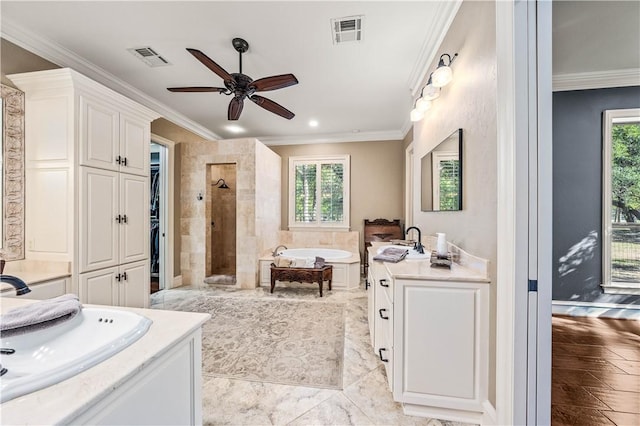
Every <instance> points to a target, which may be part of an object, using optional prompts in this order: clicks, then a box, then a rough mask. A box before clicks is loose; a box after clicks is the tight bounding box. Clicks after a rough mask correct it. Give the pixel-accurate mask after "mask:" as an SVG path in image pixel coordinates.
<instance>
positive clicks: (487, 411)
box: [480, 400, 498, 426]
mask: <svg viewBox="0 0 640 426" xmlns="http://www.w3.org/2000/svg"><path fill="white" fill-rule="evenodd" d="M480 424H481V425H483V426H484V425H497V424H498V416H497V413H496V407H494V406H493V404H491V402H490V401H489V400H485V401H484V402H483V403H482V420H481V421H480Z"/></svg>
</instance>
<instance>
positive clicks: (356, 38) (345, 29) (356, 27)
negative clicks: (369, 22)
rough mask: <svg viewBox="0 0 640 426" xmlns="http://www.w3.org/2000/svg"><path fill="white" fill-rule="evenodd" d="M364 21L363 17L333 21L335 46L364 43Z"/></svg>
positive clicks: (350, 17)
mask: <svg viewBox="0 0 640 426" xmlns="http://www.w3.org/2000/svg"><path fill="white" fill-rule="evenodd" d="M363 20H364V16H363V15H358V16H346V17H344V18H334V19H332V20H331V31H332V33H333V44H342V43H350V42H360V41H362V21H363Z"/></svg>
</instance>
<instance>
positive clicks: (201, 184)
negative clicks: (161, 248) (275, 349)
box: [180, 138, 280, 288]
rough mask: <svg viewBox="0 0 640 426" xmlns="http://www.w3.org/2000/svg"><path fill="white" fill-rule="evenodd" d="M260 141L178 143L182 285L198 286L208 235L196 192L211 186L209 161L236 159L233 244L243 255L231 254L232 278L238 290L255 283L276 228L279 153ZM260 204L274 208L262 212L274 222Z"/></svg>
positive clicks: (201, 202) (202, 202)
mask: <svg viewBox="0 0 640 426" xmlns="http://www.w3.org/2000/svg"><path fill="white" fill-rule="evenodd" d="M261 145H262V143H261V142H260V141H258V140H257V139H250V138H247V139H234V140H222V141H205V142H190V143H186V144H183V146H182V149H183V151H182V196H181V203H182V217H181V219H180V224H181V239H182V252H181V256H180V257H181V259H180V260H181V267H182V282H183V283H184V284H186V285H190V284H191V285H196V286H200V285H202V284H203V280H204V278H205V274H206V247H207V244H206V242H207V238H210V237H211V234H210V232H208V231H209V229H210V224H209V223H208V221H207V216H206V205H207V203H206V200H205V199H203V200H198V194H200V193H202V195H203V196H204V195H206V194H207V187H208V186H211V182H210V179H211V176H210V174H211V173H210V167H209V165H211V164H220V163H228V164H230V163H235V164H236V185H237V188H236V238H237V241H236V247H237V249H238V250H239V251H240V252H241V253H242V255H241V256H237V257H236V281H237V285H238V287H242V288H255V287H256V286H257V284H258V272H259V268H258V256H259V255H260V254H261V253H262V251H263V248H264V247H275V245H276V244H277V243H278V241H277V230H278V229H279V228H280V220H279V218H280V210H279V205H280V203H279V197H280V191H279V188H280V181H279V177H280V157H279V156H278V155H276V154H275V153H273V152H271V151H269V150H268V149H266V148H265V149H262V148H263V147H262V146H261ZM257 163H262V164H261V165H260V166H258V165H257ZM208 175H209V176H208ZM257 182H261V183H260V184H257ZM262 182H270V183H271V184H270V185H262ZM256 191H258V193H257V192H256ZM268 191H270V192H269V193H263V192H268ZM259 205H260V206H262V207H264V206H267V205H268V206H269V207H268V208H269V209H274V210H273V211H272V212H271V213H269V212H267V213H266V217H268V218H272V219H271V221H272V222H273V223H268V222H269V220H264V218H263V216H261V215H262V213H260V212H258V211H256V208H257V207H258V206H259ZM262 207H261V208H262Z"/></svg>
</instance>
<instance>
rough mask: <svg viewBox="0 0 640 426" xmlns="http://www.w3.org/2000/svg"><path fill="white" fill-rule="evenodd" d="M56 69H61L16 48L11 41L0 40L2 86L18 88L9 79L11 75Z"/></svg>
mask: <svg viewBox="0 0 640 426" xmlns="http://www.w3.org/2000/svg"><path fill="white" fill-rule="evenodd" d="M56 68H60V67H59V66H58V65H56V64H54V63H52V62H49V61H47V60H46V59H42V58H41V57H40V56H38V55H35V54H33V53H31V52H28V51H26V50H24V49H23V48H21V47H18V46H16V45H15V44H13V43H11V42H10V41H7V40H5V39H0V73H1V74H2V84H6V85H7V86H11V87H16V86H15V85H14V84H13V83H12V82H11V80H9V79H8V78H7V75H9V74H18V73H22V72H32V71H44V70H52V69H56Z"/></svg>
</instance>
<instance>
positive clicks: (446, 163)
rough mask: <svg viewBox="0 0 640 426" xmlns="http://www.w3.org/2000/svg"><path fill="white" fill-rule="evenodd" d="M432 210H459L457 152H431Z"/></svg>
mask: <svg viewBox="0 0 640 426" xmlns="http://www.w3.org/2000/svg"><path fill="white" fill-rule="evenodd" d="M432 158H433V167H432V170H433V210H460V194H459V193H458V189H459V188H460V161H459V155H458V153H457V152H434V153H433V157H432Z"/></svg>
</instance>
